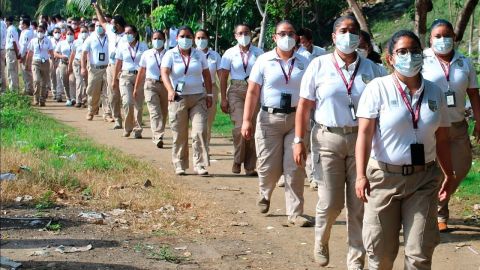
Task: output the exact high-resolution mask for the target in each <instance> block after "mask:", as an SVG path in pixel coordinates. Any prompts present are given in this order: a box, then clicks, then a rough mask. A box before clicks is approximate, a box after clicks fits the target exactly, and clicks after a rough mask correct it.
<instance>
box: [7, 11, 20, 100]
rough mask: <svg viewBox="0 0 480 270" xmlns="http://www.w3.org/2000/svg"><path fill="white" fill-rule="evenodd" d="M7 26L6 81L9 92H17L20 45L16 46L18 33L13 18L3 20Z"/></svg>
mask: <svg viewBox="0 0 480 270" xmlns="http://www.w3.org/2000/svg"><path fill="white" fill-rule="evenodd" d="M5 22H6V24H7V32H6V33H7V36H6V50H7V53H6V57H5V60H6V63H7V67H6V70H7V80H8V87H9V88H10V90H12V91H13V90H18V88H19V84H18V61H19V60H20V61H21V55H20V45H19V44H18V32H17V28H16V27H15V25H13V16H10V17H8V18H7V19H6V20H5Z"/></svg>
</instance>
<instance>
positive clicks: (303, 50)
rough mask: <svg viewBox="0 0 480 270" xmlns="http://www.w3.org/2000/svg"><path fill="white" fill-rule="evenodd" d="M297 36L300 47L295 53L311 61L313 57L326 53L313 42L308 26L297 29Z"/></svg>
mask: <svg viewBox="0 0 480 270" xmlns="http://www.w3.org/2000/svg"><path fill="white" fill-rule="evenodd" d="M298 37H299V39H300V45H301V46H300V47H299V48H298V50H297V53H299V54H300V55H302V56H303V57H306V58H307V59H308V60H309V61H312V60H313V59H314V58H315V57H317V56H320V55H324V54H327V51H326V50H325V49H324V48H322V47H319V46H316V45H314V44H313V32H312V30H311V29H309V28H302V29H300V30H298Z"/></svg>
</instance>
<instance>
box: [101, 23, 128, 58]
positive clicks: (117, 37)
mask: <svg viewBox="0 0 480 270" xmlns="http://www.w3.org/2000/svg"><path fill="white" fill-rule="evenodd" d="M112 29H113V25H111V24H107V29H106V30H105V31H106V35H107V37H108V51H109V52H110V56H109V60H108V63H109V64H115V60H116V59H117V57H116V53H117V49H118V47H119V46H120V45H121V44H122V43H127V44H128V42H127V37H126V36H125V32H124V33H121V34H115V33H113V32H112Z"/></svg>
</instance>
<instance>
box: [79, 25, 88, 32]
mask: <svg viewBox="0 0 480 270" xmlns="http://www.w3.org/2000/svg"><path fill="white" fill-rule="evenodd" d="M82 28H85V30H87V32H88V26H86V25H82V26H80V31H82Z"/></svg>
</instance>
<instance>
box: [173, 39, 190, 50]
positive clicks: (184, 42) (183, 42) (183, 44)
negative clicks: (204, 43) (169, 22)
mask: <svg viewBox="0 0 480 270" xmlns="http://www.w3.org/2000/svg"><path fill="white" fill-rule="evenodd" d="M177 41H178V46H179V47H180V49H183V50H188V49H190V48H191V47H192V43H193V40H192V39H191V38H179V39H178V40H177Z"/></svg>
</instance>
